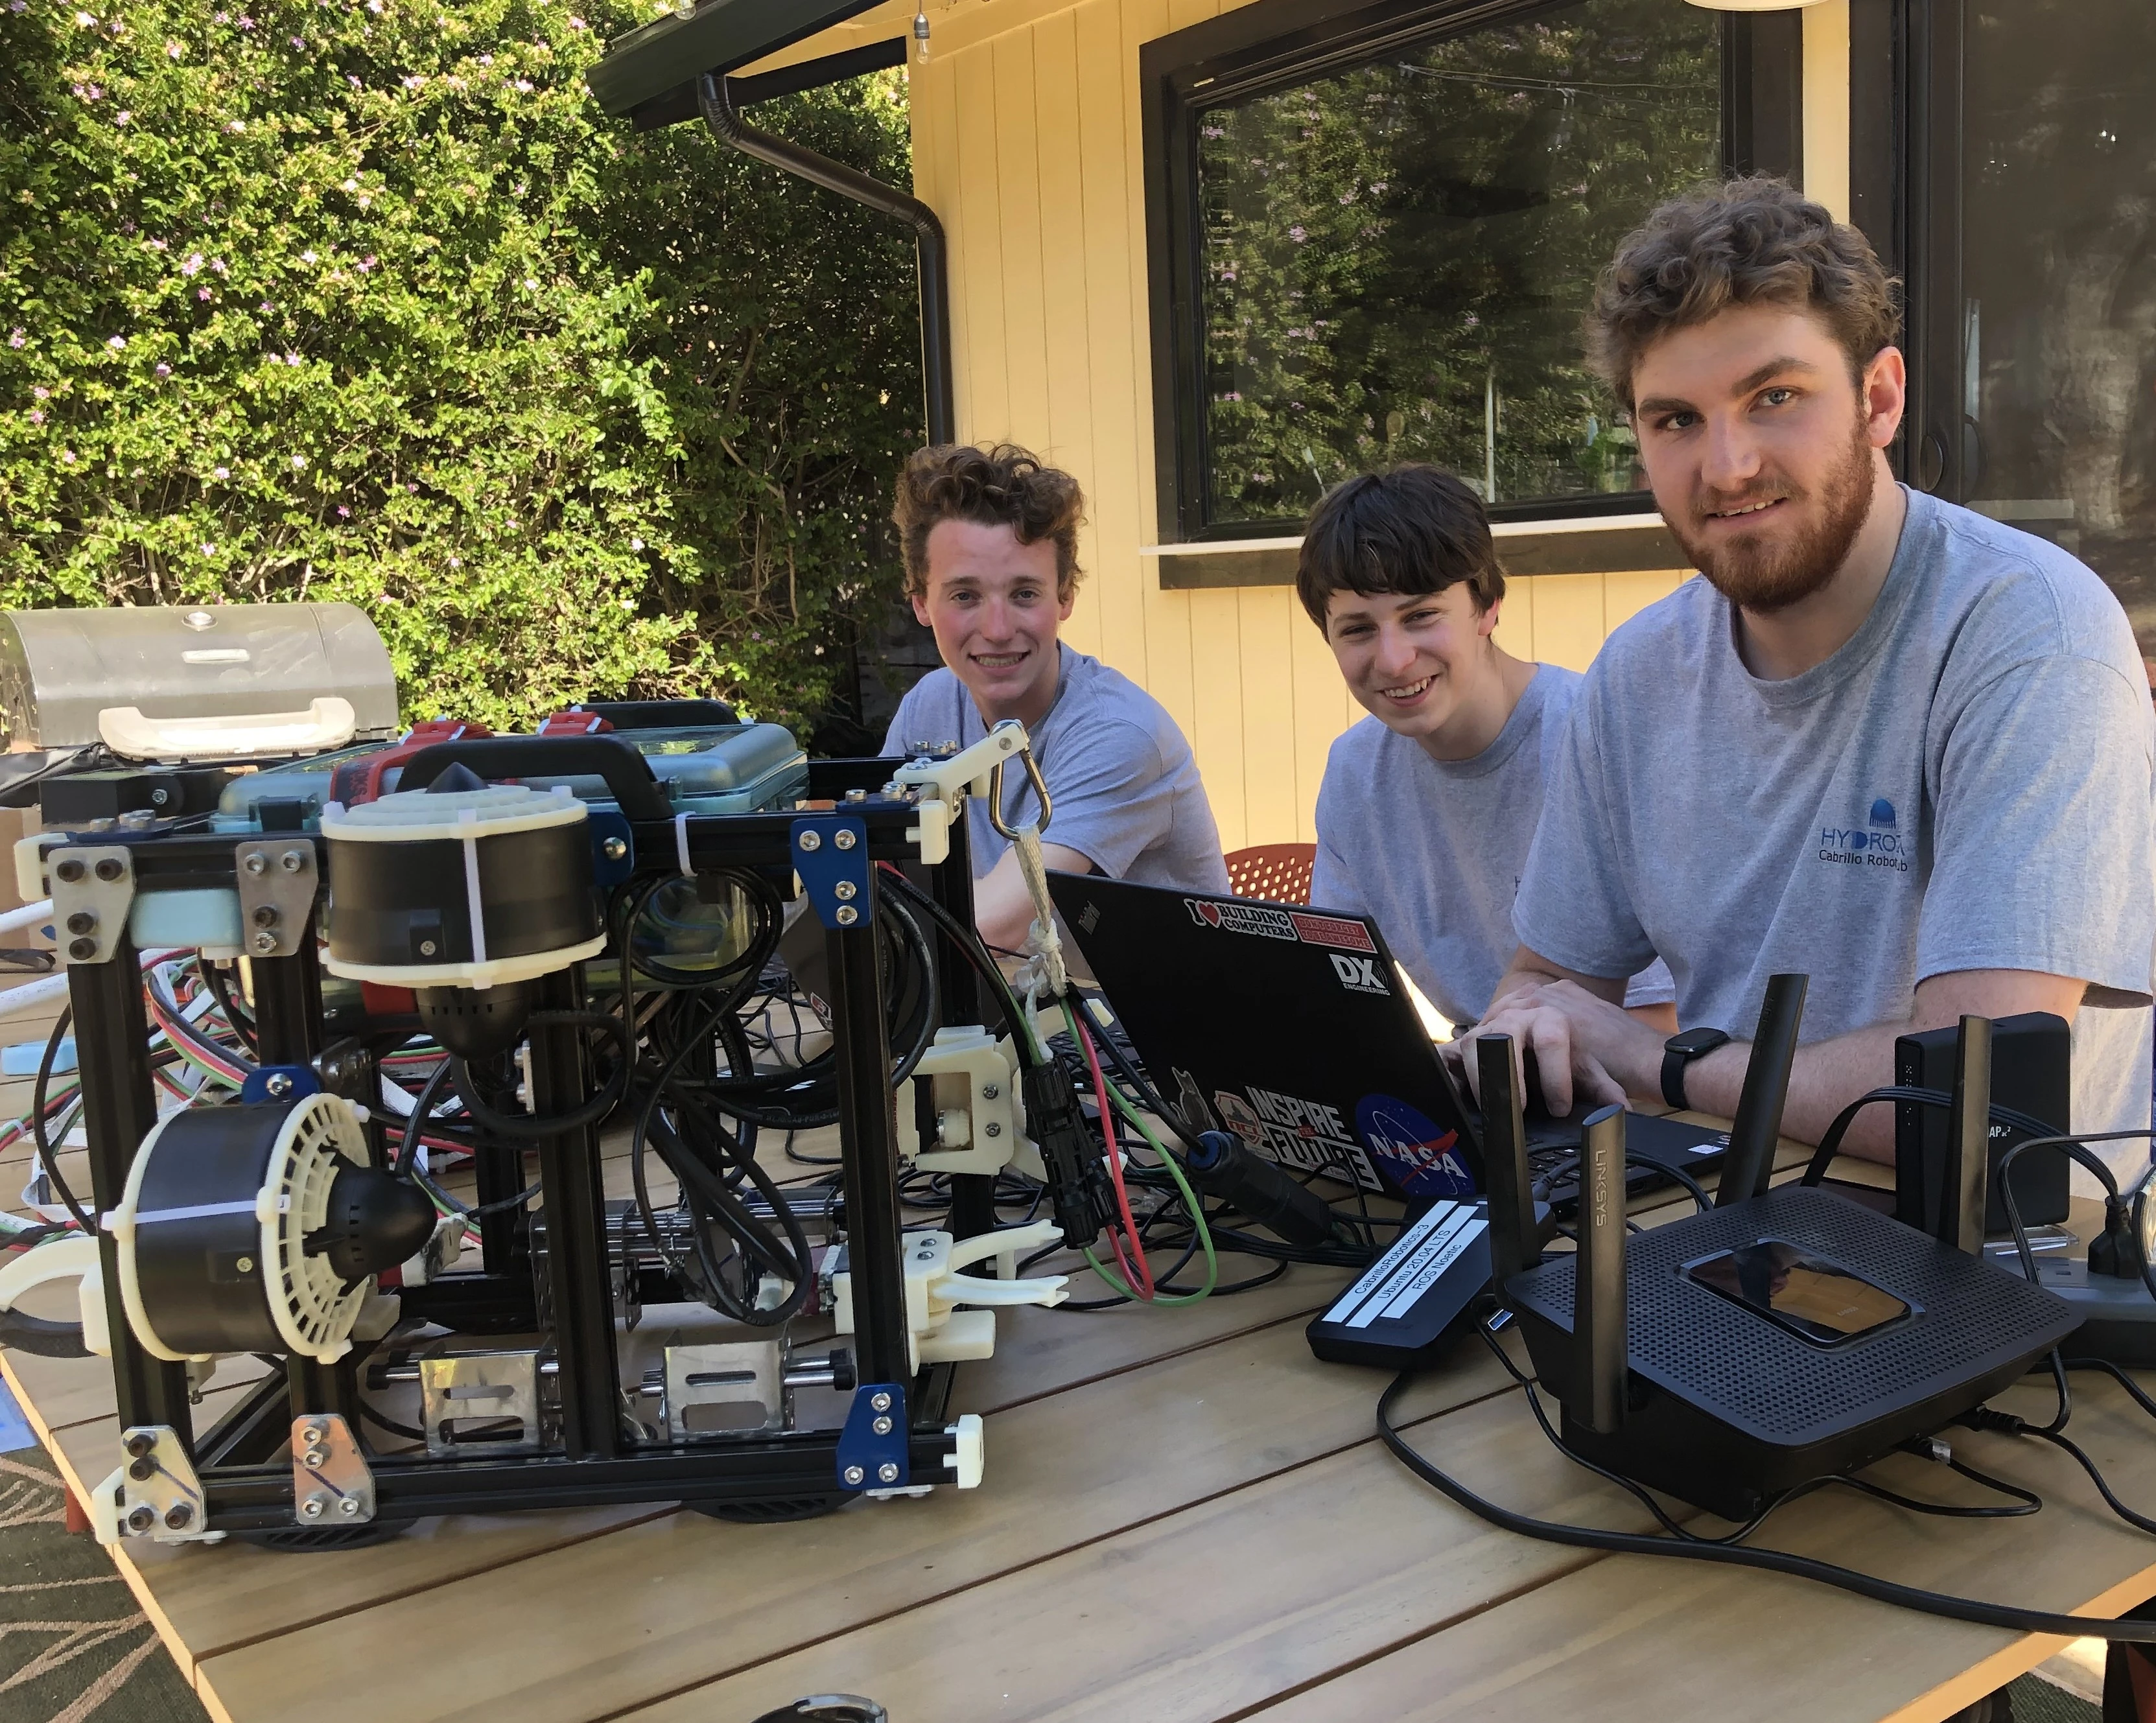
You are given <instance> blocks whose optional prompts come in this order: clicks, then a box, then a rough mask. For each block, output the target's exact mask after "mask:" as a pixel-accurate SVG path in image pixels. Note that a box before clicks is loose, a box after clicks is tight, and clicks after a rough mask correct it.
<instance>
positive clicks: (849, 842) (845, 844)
mask: <svg viewBox="0 0 2156 1723" xmlns="http://www.w3.org/2000/svg"><path fill="white" fill-rule="evenodd" d="M831 841H832V842H833V843H834V844H837V845H838V846H839V849H852V848H853V847H854V845H855V844H856V843H857V842H859V841H860V840H859V839H858V838H855V836H854V834H853V833H851V832H848V831H839V832H834V833H832V834H831Z"/></svg>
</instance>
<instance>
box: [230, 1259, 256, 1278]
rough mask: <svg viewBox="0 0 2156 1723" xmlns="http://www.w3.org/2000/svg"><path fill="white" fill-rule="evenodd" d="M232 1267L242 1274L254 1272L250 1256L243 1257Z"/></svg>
mask: <svg viewBox="0 0 2156 1723" xmlns="http://www.w3.org/2000/svg"><path fill="white" fill-rule="evenodd" d="M232 1266H233V1268H234V1269H235V1270H236V1271H237V1272H239V1273H240V1274H253V1273H254V1258H253V1257H251V1256H243V1257H241V1258H240V1259H239V1261H237V1262H235V1263H234V1264H233V1265H232Z"/></svg>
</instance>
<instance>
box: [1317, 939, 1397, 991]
mask: <svg viewBox="0 0 2156 1723" xmlns="http://www.w3.org/2000/svg"><path fill="white" fill-rule="evenodd" d="M1325 955H1326V956H1328V957H1330V958H1331V959H1332V972H1333V973H1334V974H1335V975H1337V976H1338V977H1340V985H1341V986H1342V987H1345V988H1347V991H1348V992H1351V993H1376V994H1378V995H1380V996H1381V997H1386V998H1389V997H1392V992H1393V990H1392V989H1391V988H1390V987H1387V986H1386V985H1385V977H1384V976H1383V974H1382V973H1381V972H1379V970H1378V960H1377V959H1376V958H1375V957H1351V956H1348V955H1347V953H1346V952H1345V951H1327V953H1326V954H1325Z"/></svg>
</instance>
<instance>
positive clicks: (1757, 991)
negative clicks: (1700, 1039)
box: [1513, 494, 2156, 1167]
mask: <svg viewBox="0 0 2156 1723" xmlns="http://www.w3.org/2000/svg"><path fill="white" fill-rule="evenodd" d="M1908 501H1909V515H1908V520H1907V525H1906V526H1904V527H1903V528H1902V541H1901V544H1900V546H1899V547H1898V548H1897V550H1896V551H1895V554H1894V561H1893V565H1892V568H1891V569H1890V570H1889V572H1888V573H1887V576H1886V584H1885V586H1884V587H1883V588H1882V589H1881V592H1880V595H1879V597H1878V600H1877V602H1876V603H1875V604H1874V605H1873V606H1872V608H1871V614H1870V615H1869V616H1868V617H1866V618H1865V620H1864V622H1863V623H1862V625H1861V627H1859V628H1858V629H1857V631H1856V633H1855V634H1854V635H1853V636H1852V637H1851V638H1850V639H1849V640H1848V641H1847V642H1846V643H1845V644H1844V645H1843V646H1842V648H1841V649H1840V651H1838V652H1836V653H1835V654H1834V655H1833V656H1832V657H1831V658H1830V659H1827V660H1826V661H1825V663H1824V664H1816V665H1815V666H1813V667H1812V668H1811V669H1809V670H1806V671H1805V672H1804V674H1801V675H1799V676H1792V677H1789V678H1788V679H1784V680H1780V681H1762V680H1761V679H1758V677H1756V676H1753V674H1750V672H1748V670H1747V669H1745V667H1744V664H1743V660H1742V659H1740V658H1739V657H1738V653H1737V648H1736V637H1735V634H1734V633H1733V628H1732V623H1733V621H1734V618H1733V616H1732V610H1731V607H1730V604H1729V602H1728V600H1727V599H1726V598H1724V597H1722V595H1721V594H1720V593H1719V592H1717V591H1715V589H1714V588H1713V587H1712V586H1710V585H1708V583H1707V582H1705V581H1703V580H1696V581H1687V582H1686V583H1685V584H1684V585H1683V586H1681V587H1679V588H1678V589H1677V591H1676V592H1674V593H1672V594H1671V596H1670V597H1667V598H1665V599H1664V600H1662V601H1661V603H1658V604H1655V605H1654V606H1653V607H1651V608H1649V609H1647V610H1645V611H1643V612H1641V613H1640V614H1639V615H1638V616H1636V617H1635V618H1633V619H1632V620H1631V621H1630V622H1628V623H1625V625H1624V627H1622V628H1620V629H1619V630H1618V631H1617V632H1616V633H1614V634H1613V635H1612V636H1610V638H1609V642H1608V644H1606V645H1604V648H1603V649H1602V654H1601V656H1600V657H1599V658H1598V659H1595V661H1594V666H1593V667H1592V668H1591V669H1589V671H1588V673H1587V681H1586V685H1585V686H1584V688H1583V689H1582V690H1581V691H1580V696H1579V700H1578V703H1577V704H1576V705H1575V707H1574V709H1573V721H1572V725H1571V727H1570V730H1569V731H1568V735H1567V736H1566V740H1565V745H1564V746H1563V748H1562V749H1561V750H1560V751H1559V756H1558V762H1557V764H1556V768H1555V771H1554V773H1553V777H1552V780H1551V784H1550V794H1549V801H1548V806H1547V808H1545V810H1544V812H1543V823H1542V827H1541V829H1540V830H1539V831H1538V832H1537V833H1536V836H1535V842H1534V847H1533V849H1532V852H1531V853H1530V854H1529V856H1528V859H1527V871H1526V874H1525V876H1524V877H1523V878H1522V881H1521V884H1520V893H1519V898H1518V901H1517V904H1516V905H1515V908H1514V912H1513V914H1514V921H1515V924H1516V926H1517V929H1518V931H1519V936H1520V939H1521V941H1522V943H1523V944H1525V945H1527V946H1529V947H1530V948H1531V949H1532V950H1534V951H1537V952H1540V953H1541V954H1542V955H1543V956H1546V957H1549V958H1552V959H1553V960H1554V961H1557V962H1558V963H1560V964H1563V965H1564V966H1565V967H1568V968H1571V969H1576V970H1578V971H1580V972H1583V973H1585V974H1589V975H1604V976H1614V975H1628V974H1630V973H1631V972H1633V971H1634V970H1635V969H1637V968H1638V967H1639V966H1640V964H1641V963H1642V962H1644V961H1645V960H1646V958H1647V956H1649V954H1650V953H1653V952H1659V953H1660V954H1661V956H1663V957H1664V958H1665V959H1666V960H1667V961H1668V963H1669V966H1670V969H1671V972H1672V973H1673V974H1674V975H1675V976H1676V987H1677V1014H1678V1017H1679V1018H1680V1019H1681V1021H1682V1022H1683V1023H1685V1025H1686V1027H1688V1028H1689V1027H1693V1026H1712V1027H1714V1028H1724V1029H1727V1030H1729V1031H1730V1032H1731V1033H1734V1034H1738V1035H1740V1036H1749V1035H1750V1034H1751V1033H1752V1032H1753V1028H1754V1027H1755V1026H1756V1024H1757V1023H1758V1013H1759V1003H1760V999H1761V997H1762V996H1763V992H1764V991H1765V988H1766V984H1767V977H1768V976H1769V975H1772V974H1774V972H1777V971H1800V972H1804V973H1806V974H1809V976H1810V977H1811V986H1810V989H1809V994H1808V996H1807V997H1806V1000H1805V1003H1804V1039H1806V1040H1808V1041H1816V1040H1821V1039H1825V1038H1827V1037H1829V1036H1833V1035H1839V1034H1843V1033H1847V1032H1849V1031H1851V1030H1852V1029H1857V1028H1864V1027H1866V1026H1867V1025H1869V1024H1872V1023H1884V1022H1891V1021H1892V1020H1894V1019H1897V1018H1903V1017H1906V1016H1907V1014H1908V1012H1909V1008H1910V1002H1911V999H1912V996H1913V992H1914V989H1915V987H1916V986H1917V982H1921V981H1924V980H1926V979H1928V978H1929V977H1932V976H1935V975H1944V974H1949V973H1952V972H1956V971H1959V970H1969V969H2026V970H2034V971H2037V972H2041V973H2044V974H2048V975H2061V976H2071V977H2077V978H2079V979H2081V980H2083V981H2086V982H2088V983H2089V990H2088V992H2087V996H2086V997H2085V999H2084V1001H2083V1003H2082V1010H2081V1013H2080V1015H2079V1017H2078V1018H2077V1019H2076V1023H2075V1025H2074V1100H2073V1107H2074V1115H2073V1127H2074V1128H2075V1129H2076V1130H2081V1131H2102V1130H2128V1129H2133V1128H2137V1127H2139V1128H2145V1127H2146V1126H2148V1122H2149V1058H2150V1013H2149V994H2150V976H2151V967H2152V951H2156V838H2152V831H2151V827H2152V812H2151V809H2152V787H2156V738H2153V737H2152V724H2151V719H2150V710H2149V696H2148V680H2147V678H2146V676H2145V674H2144V673H2143V669H2142V664H2141V659H2140V655H2139V654H2138V651H2137V650H2136V649H2135V647H2134V643H2133V631H2132V630H2131V628H2128V625H2127V621H2126V617H2125V613H2123V611H2122V610H2121V609H2120V608H2119V605H2118V601H2117V599H2116V598H2114V597H2112V595H2111V592H2110V591H2109V589H2108V588H2107V587H2105V586H2104V584H2103V582H2102V581H2101V580H2099V579H2098V578H2097V577H2096V575H2095V574H2094V573H2092V572H2091V571H2090V570H2089V569H2087V567H2084V566H2083V565H2082V564H2081V563H2080V562H2076V560H2075V559H2074V558H2073V557H2071V556H2068V555H2067V554H2066V552H2065V551H2061V550H2060V549H2058V548H2057V547H2056V546H2052V545H2050V544H2046V543H2045V542H2044V541H2041V540H2040V539H2036V538H2034V537H2031V536H2028V535H2027V534H2025V533H2021V532H2017V531H2015V530H2014V529H2013V528H2011V527H2008V526H1999V525H1998V524H1997V523H1995V522H1994V521H1991V520H1986V519H1984V517H1983V516H1981V515H1975V514H1972V513H1970V512H1969V510H1965V509H1959V508H1956V507H1954V506H1953V505H1951V504H1948V503H1942V502H1938V501H1937V500H1933V499H1932V498H1929V497H1926V496H1922V495H1913V494H1912V495H1910V496H1909V499H1908ZM2111 1147H2112V1150H2113V1151H2115V1155H2116V1160H2117V1164H2119V1165H2120V1166H2122V1167H2127V1166H2138V1165H2140V1164H2144V1163H2145V1162H2146V1160H2147V1151H2146V1149H2145V1147H2144V1146H2142V1145H2140V1144H2124V1145H2117V1144H2114V1145H2112V1146H2111Z"/></svg>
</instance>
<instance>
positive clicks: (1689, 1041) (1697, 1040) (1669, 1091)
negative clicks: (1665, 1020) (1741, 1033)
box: [1662, 1029, 1729, 1113]
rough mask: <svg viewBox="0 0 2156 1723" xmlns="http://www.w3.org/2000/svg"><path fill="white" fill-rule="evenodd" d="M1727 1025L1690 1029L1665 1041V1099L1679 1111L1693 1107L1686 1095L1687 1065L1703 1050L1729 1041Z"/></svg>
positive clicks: (1663, 1082) (1705, 1052)
mask: <svg viewBox="0 0 2156 1723" xmlns="http://www.w3.org/2000/svg"><path fill="white" fill-rule="evenodd" d="M1728 1041H1729V1035H1728V1032H1727V1030H1724V1029H1686V1030H1684V1031H1683V1032H1682V1033H1679V1034H1675V1035H1672V1036H1671V1037H1670V1038H1669V1039H1668V1040H1666V1041H1665V1042H1664V1043H1663V1044H1662V1099H1663V1100H1664V1101H1666V1103H1668V1104H1669V1105H1671V1106H1672V1107H1674V1108H1675V1109H1676V1110H1677V1111H1678V1112H1680V1113H1681V1112H1685V1111H1687V1110H1689V1109H1690V1107H1691V1102H1689V1101H1687V1100H1686V1099H1685V1067H1686V1065H1688V1064H1691V1062H1692V1061H1693V1060H1694V1059H1697V1058H1699V1057H1700V1056H1701V1055H1702V1054H1709V1053H1712V1052H1713V1051H1714V1049H1716V1048H1717V1047H1722V1046H1726V1045H1727V1044H1728Z"/></svg>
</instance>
